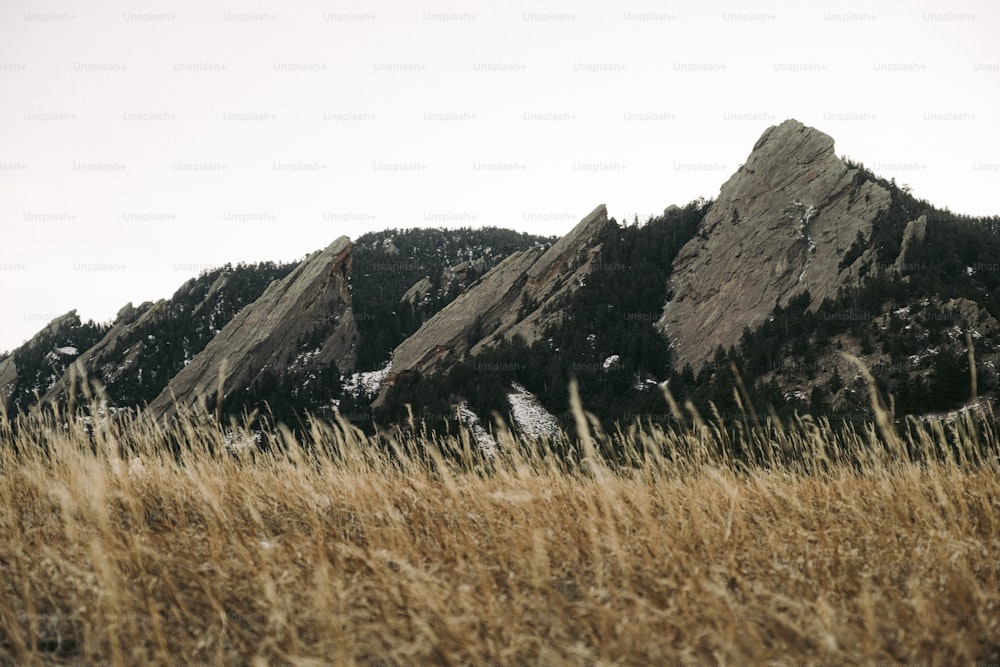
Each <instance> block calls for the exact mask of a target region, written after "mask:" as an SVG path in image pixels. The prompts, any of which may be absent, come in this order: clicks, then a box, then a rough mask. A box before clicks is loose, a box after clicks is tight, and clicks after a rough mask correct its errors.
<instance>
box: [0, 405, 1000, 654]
mask: <svg viewBox="0 0 1000 667" xmlns="http://www.w3.org/2000/svg"><path fill="white" fill-rule="evenodd" d="M577 419H578V420H585V419H586V418H585V416H584V414H583V413H582V412H580V411H578V412H577ZM64 421H65V420H64ZM16 426H17V429H16V431H15V430H12V424H11V423H10V422H9V421H6V420H3V421H0V664H2V665H7V664H11V665H34V664H55V665H71V664H73V665H76V664H80V665H95V664H111V665H143V664H155V665H180V664H207V665H244V664H259V665H276V664H288V665H328V664H345V665H350V664H382V665H423V664H441V665H517V664H551V665H562V664H569V665H576V664H593V665H605V664H649V665H654V664H655V665H716V664H722V665H751V664H755V665H822V664H828V665H843V664H864V665H867V664H884V665H892V664H925V665H977V664H978V665H988V664H997V663H1000V478H998V471H1000V465H998V463H1000V459H998V445H997V442H996V440H995V437H994V431H993V430H992V429H990V428H985V429H975V428H973V426H974V425H973V424H972V422H971V420H969V419H966V420H958V421H955V422H953V423H951V424H942V423H936V422H929V423H918V422H911V423H909V424H908V426H907V427H906V428H900V431H901V432H902V434H901V435H900V436H899V437H898V438H897V437H896V435H895V432H894V431H891V426H890V425H887V424H885V423H883V425H882V426H883V429H889V430H883V431H879V429H878V428H877V427H876V426H872V427H871V428H870V429H868V430H860V431H846V432H834V431H832V430H831V429H830V428H829V427H828V426H827V425H826V424H824V423H814V422H812V421H808V420H804V421H799V422H796V423H794V424H786V425H784V426H783V427H782V426H779V425H777V424H774V423H770V424H765V425H763V426H761V427H759V428H756V429H752V431H749V432H748V433H749V435H748V437H749V439H750V440H751V441H753V442H755V443H756V445H755V447H756V448H757V451H758V453H759V457H758V459H757V460H750V461H749V462H744V463H742V464H739V463H737V462H736V461H735V460H733V458H732V456H731V455H730V454H729V453H727V452H731V449H730V448H729V444H727V443H730V439H731V432H730V431H724V430H723V429H721V428H720V427H719V425H712V424H711V423H702V422H700V421H697V420H696V421H695V422H694V423H693V424H692V425H691V426H690V428H688V429H685V430H683V431H676V432H673V431H670V432H665V431H662V430H659V429H657V428H653V427H647V428H643V429H633V430H632V431H630V432H626V433H620V434H616V435H615V437H616V438H617V439H618V441H619V442H620V443H621V446H620V448H619V449H620V452H619V453H620V458H619V460H618V462H617V463H613V464H612V463H608V462H606V460H605V457H602V456H601V455H600V450H601V449H602V447H604V446H606V445H607V444H608V442H610V438H608V436H605V435H602V434H600V433H598V432H596V431H590V432H591V433H593V435H592V436H589V437H586V438H583V442H582V443H581V445H580V448H579V451H578V452H577V454H578V455H575V456H574V455H569V456H566V457H564V458H558V457H555V456H553V455H552V454H551V449H550V448H549V447H546V446H545V445H528V444H525V443H517V442H515V441H514V440H513V439H512V438H511V437H510V436H508V435H506V434H505V433H501V434H500V438H499V441H500V453H499V454H498V455H497V456H496V457H494V458H493V459H487V458H483V457H481V456H477V455H475V454H474V453H473V452H472V450H471V448H470V445H469V442H468V440H467V439H466V438H465V437H461V438H458V439H454V440H440V439H427V440H425V441H423V442H419V441H411V442H407V441H405V439H402V438H401V439H400V440H398V441H393V442H392V443H390V445H391V446H389V447H388V448H386V447H376V446H375V445H374V444H372V443H371V442H368V441H366V440H365V439H364V438H363V437H362V436H361V435H360V432H358V431H356V430H355V429H353V428H351V427H350V426H348V425H347V424H343V423H340V424H333V425H330V426H329V427H328V428H325V427H324V428H320V427H316V428H314V430H313V432H312V433H311V434H308V439H309V440H310V441H312V442H313V443H315V445H314V446H310V447H305V446H302V445H299V444H298V441H297V440H296V439H295V438H294V437H293V436H292V435H291V434H290V433H289V432H287V431H284V430H280V431H278V432H276V433H275V434H274V437H275V438H276V439H277V441H278V442H280V443H281V444H282V446H280V447H272V448H270V449H269V450H268V451H264V452H260V451H256V452H253V451H251V450H250V449H238V448H237V449H234V448H226V447H224V446H223V442H224V434H223V433H221V432H220V431H219V429H218V428H215V427H209V426H198V425H197V422H196V421H195V420H188V421H186V422H184V423H182V424H181V425H178V426H176V427H174V428H173V429H171V430H169V431H164V430H161V429H159V428H158V427H154V426H151V425H149V424H146V423H144V422H142V421H139V420H134V419H128V418H126V419H123V420H120V421H118V422H115V423H106V424H100V423H98V425H97V426H96V427H91V426H88V425H87V424H85V423H82V422H81V421H79V420H68V422H67V423H66V424H65V426H63V425H62V424H61V423H60V420H56V421H54V422H45V421H41V420H39V419H34V420H27V421H23V422H21V423H19V424H17V425H16ZM878 434H880V435H878ZM745 435H746V434H745ZM228 437H232V436H228ZM167 442H172V443H175V445H176V448H175V449H174V451H173V452H172V451H171V448H170V447H168V446H166V444H165V443H167ZM177 443H179V444H177ZM556 444H559V443H556ZM562 444H563V445H566V444H567V443H565V442H564V443H562ZM730 444H731V443H730ZM392 447H396V449H397V451H393V449H392ZM796 462H798V463H796Z"/></svg>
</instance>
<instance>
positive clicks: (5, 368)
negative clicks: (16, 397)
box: [0, 354, 17, 409]
mask: <svg viewBox="0 0 1000 667" xmlns="http://www.w3.org/2000/svg"><path fill="white" fill-rule="evenodd" d="M16 383H17V364H15V363H14V355H13V354H11V355H10V356H9V357H7V358H6V359H4V360H3V361H0V409H6V408H7V402H8V401H9V400H10V396H11V393H13V391H14V385H15V384H16Z"/></svg>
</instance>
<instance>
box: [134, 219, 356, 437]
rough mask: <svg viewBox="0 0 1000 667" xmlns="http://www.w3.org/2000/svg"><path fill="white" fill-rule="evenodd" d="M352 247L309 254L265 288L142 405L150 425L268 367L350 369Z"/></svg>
mask: <svg viewBox="0 0 1000 667" xmlns="http://www.w3.org/2000/svg"><path fill="white" fill-rule="evenodd" d="M350 271H351V241H350V239H348V238H347V237H346V236H344V237H341V238H339V239H337V240H336V241H334V242H333V243H332V244H331V245H330V246H329V247H328V248H326V249H325V250H323V251H321V252H318V253H315V254H313V255H312V256H311V257H308V258H307V259H305V260H304V261H303V262H301V263H300V264H299V266H297V267H296V268H295V270H294V271H292V272H291V273H290V274H288V275H287V276H286V277H285V278H284V279H282V280H279V281H276V282H274V283H272V284H271V285H270V286H269V287H268V288H267V289H266V290H265V291H264V293H263V294H262V295H261V296H260V298H259V299H257V300H256V301H254V302H253V303H252V304H250V305H248V306H247V307H245V308H244V309H243V310H242V311H240V312H239V314H237V315H236V317H234V318H233V319H232V320H230V321H229V323H228V324H226V325H225V327H223V329H222V330H221V331H220V332H219V333H218V334H217V335H216V336H215V337H214V338H213V339H212V340H211V341H210V342H209V344H208V345H207V346H206V347H205V349H204V350H202V351H201V352H200V353H198V354H197V355H196V356H195V357H194V359H192V360H191V363H189V364H188V365H187V366H186V367H185V368H184V369H183V370H181V371H180V372H179V373H178V374H177V375H176V376H174V378H173V379H172V380H171V381H170V384H168V385H167V388H166V389H164V391H163V392H162V393H161V394H160V395H159V396H158V397H157V398H156V399H155V400H154V401H153V402H152V403H150V404H149V407H148V411H149V413H150V414H151V415H152V416H153V417H154V418H156V419H164V418H169V417H171V416H173V415H174V414H176V410H177V406H178V405H181V406H186V407H190V406H194V405H196V404H197V403H198V402H199V401H202V400H211V399H214V398H215V397H216V396H217V393H218V392H219V391H220V390H221V392H222V395H223V398H224V397H226V396H229V395H230V394H232V393H233V392H235V391H241V390H244V389H246V388H247V387H250V386H252V385H253V384H254V383H255V382H256V381H257V380H258V379H260V378H261V377H262V375H263V374H264V373H265V372H267V371H268V369H274V370H278V371H280V370H283V369H288V368H294V367H299V368H302V367H303V361H304V360H307V361H308V364H310V365H315V366H316V367H328V366H329V365H330V364H336V366H337V369H338V370H339V371H340V372H342V373H349V372H351V371H352V370H353V369H354V363H355V360H356V358H357V342H358V330H357V325H356V323H355V320H354V313H353V311H352V309H351V294H350V291H349V287H348V278H349V277H350Z"/></svg>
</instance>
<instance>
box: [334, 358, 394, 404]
mask: <svg viewBox="0 0 1000 667" xmlns="http://www.w3.org/2000/svg"><path fill="white" fill-rule="evenodd" d="M390 368H392V361H387V362H386V364H385V366H383V367H382V368H380V369H378V370H377V371H363V372H358V373H354V374H353V375H351V376H350V377H347V378H344V379H343V388H344V392H345V393H348V394H350V395H351V396H353V397H354V398H358V397H360V396H362V395H364V396H374V395H375V394H377V393H378V392H379V391H380V390H381V389H382V385H383V384H385V379H386V378H387V377H389V369H390Z"/></svg>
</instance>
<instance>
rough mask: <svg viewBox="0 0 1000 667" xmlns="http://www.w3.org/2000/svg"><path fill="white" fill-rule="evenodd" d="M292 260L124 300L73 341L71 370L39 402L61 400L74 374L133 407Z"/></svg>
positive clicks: (225, 269)
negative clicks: (99, 333)
mask: <svg viewBox="0 0 1000 667" xmlns="http://www.w3.org/2000/svg"><path fill="white" fill-rule="evenodd" d="M294 267H295V265H294V264H274V263H272V262H262V263H259V264H238V265H237V266H235V267H234V266H232V265H230V264H226V265H225V266H222V267H219V268H217V269H213V270H211V271H206V272H204V273H202V274H201V275H200V276H198V277H196V278H192V279H190V280H188V281H187V282H186V283H184V284H183V285H182V286H181V287H180V288H179V289H178V290H177V291H176V292H175V293H174V294H173V296H171V298H169V299H161V300H159V301H157V302H156V303H152V302H146V303H144V304H142V305H140V306H138V307H134V306H133V305H132V304H131V303H129V304H126V305H125V306H123V307H122V308H121V310H119V311H118V314H117V316H116V317H115V320H114V321H113V322H112V323H111V325H110V327H105V331H104V336H103V337H102V338H100V340H98V341H96V342H95V343H94V344H92V345H77V346H76V347H77V348H78V349H79V352H80V353H79V356H76V357H75V361H74V364H73V365H74V366H75V368H74V369H73V371H74V373H73V374H72V377H71V373H70V372H69V369H68V368H67V369H64V372H63V373H61V374H60V376H59V380H58V382H55V383H54V384H52V386H51V387H49V388H48V389H47V391H44V392H42V393H43V396H42V402H43V403H60V404H62V403H65V402H66V399H67V397H68V392H69V390H70V386H71V380H72V378H73V377H76V378H81V377H87V378H89V379H91V380H97V381H98V382H100V383H101V384H102V385H103V387H104V390H105V392H106V394H107V398H108V399H109V400H110V401H111V402H112V403H113V404H114V405H116V406H117V407H132V408H138V407H142V406H144V405H145V404H146V403H148V402H149V401H151V400H153V399H154V398H156V397H157V396H158V395H159V394H160V393H161V392H162V391H163V389H164V388H165V387H166V386H167V383H168V382H170V380H171V379H172V378H173V377H174V375H176V374H177V373H178V372H179V371H180V370H181V369H182V368H184V367H185V366H186V365H187V364H189V363H190V362H191V360H192V359H193V358H194V357H195V356H196V355H197V354H198V353H199V352H201V351H202V350H203V349H204V348H205V346H206V345H207V344H208V343H209V341H211V340H212V339H213V338H214V337H215V335H216V334H217V333H219V331H220V330H221V329H222V328H223V327H224V326H225V325H226V323H228V322H229V321H230V320H231V319H232V318H233V317H234V316H235V315H236V314H237V313H238V312H239V311H240V310H242V309H243V307H244V306H246V305H247V304H249V303H253V302H254V301H256V300H257V298H258V297H260V295H261V293H263V291H264V289H265V288H266V287H267V286H268V285H270V284H271V282H273V281H274V280H277V279H280V278H282V277H284V276H286V275H287V274H288V273H289V272H290V271H292V269H293V268H294Z"/></svg>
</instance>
